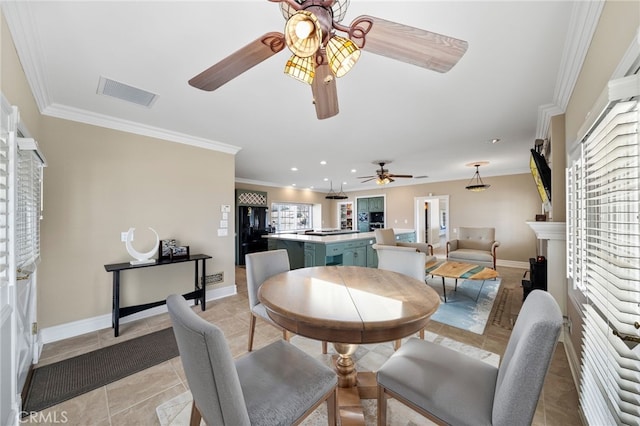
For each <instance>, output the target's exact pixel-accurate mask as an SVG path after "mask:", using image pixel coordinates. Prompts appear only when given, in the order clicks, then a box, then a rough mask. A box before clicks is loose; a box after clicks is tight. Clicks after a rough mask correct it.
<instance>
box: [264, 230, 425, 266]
mask: <svg viewBox="0 0 640 426" xmlns="http://www.w3.org/2000/svg"><path fill="white" fill-rule="evenodd" d="M394 231H395V234H396V240H398V241H405V242H415V240H416V232H415V231H414V230H413V229H394ZM263 238H267V239H268V241H269V242H268V246H269V250H277V249H285V250H287V252H288V253H289V263H290V265H291V269H298V268H304V267H310V266H328V265H345V266H367V267H370V268H377V267H378V256H377V255H376V251H375V250H374V249H373V247H372V246H373V245H374V244H375V242H376V237H375V234H374V233H373V232H352V233H347V234H345V233H337V234H335V235H324V236H321V235H310V234H269V235H265V236H264V237H263Z"/></svg>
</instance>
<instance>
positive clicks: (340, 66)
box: [189, 0, 468, 119]
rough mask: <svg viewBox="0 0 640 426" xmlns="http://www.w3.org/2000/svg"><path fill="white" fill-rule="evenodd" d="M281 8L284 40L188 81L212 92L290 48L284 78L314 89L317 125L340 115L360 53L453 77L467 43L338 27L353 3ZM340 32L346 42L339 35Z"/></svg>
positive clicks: (289, 3)
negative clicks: (340, 87) (344, 80)
mask: <svg viewBox="0 0 640 426" xmlns="http://www.w3.org/2000/svg"><path fill="white" fill-rule="evenodd" d="M269 1H271V2H274V3H280V9H281V11H282V14H283V15H284V17H285V19H286V20H287V22H286V25H285V30H284V34H283V33H280V32H268V33H266V34H264V35H262V36H261V37H259V38H257V39H256V40H254V41H252V42H251V43H249V44H248V45H246V46H244V47H242V48H241V49H239V50H237V51H236V52H234V53H232V54H231V55H229V56H227V57H226V58H224V59H222V60H221V61H220V62H218V63H217V64H215V65H213V66H211V67H209V68H207V69H206V70H204V71H203V72H201V73H200V74H198V75H196V76H195V77H193V78H192V79H191V80H189V84H190V85H191V86H193V87H196V88H198V89H202V90H207V91H213V90H216V89H217V88H219V87H220V86H222V85H224V84H225V83H227V82H229V81H231V80H232V79H234V78H235V77H237V76H239V75H240V74H242V73H244V72H245V71H247V70H249V69H250V68H252V67H254V66H255V65H258V64H259V63H261V62H263V61H264V60H266V59H268V58H270V57H271V56H273V55H275V54H276V53H278V52H280V51H281V50H283V49H284V48H285V46H286V47H288V48H289V50H290V51H291V52H292V53H293V55H292V56H291V57H290V58H289V60H288V61H287V63H286V65H285V73H287V74H289V75H290V76H292V77H294V78H296V79H298V80H301V81H303V82H305V83H308V84H310V85H311V91H312V94H313V103H314V104H315V108H316V115H317V117H318V119H325V118H329V117H333V116H335V115H337V114H338V111H339V110H338V93H337V89H336V79H335V78H336V77H342V76H343V75H345V74H346V73H347V72H349V70H350V69H351V68H352V67H353V66H354V65H355V63H356V62H357V61H358V58H359V57H360V49H362V50H365V51H367V52H371V53H375V54H377V55H382V56H386V57H389V58H392V59H396V60H398V61H401V62H406V63H409V64H414V65H417V66H420V67H423V68H427V69H430V70H433V71H437V72H441V73H444V72H447V71H449V70H450V69H451V68H452V67H453V66H454V65H455V64H456V63H457V62H458V61H459V60H460V58H461V57H462V55H464V53H465V52H466V51H467V46H468V45H467V42H466V41H464V40H459V39H456V38H452V37H448V36H444V35H441V34H437V33H433V32H430V31H426V30H422V29H419V28H414V27H410V26H407V25H403V24H398V23H396V22H391V21H387V20H384V19H381V18H375V17H373V16H368V15H361V16H359V17H357V18H355V19H354V20H353V21H352V22H351V25H349V26H345V25H342V24H341V23H340V22H341V21H342V20H343V19H344V15H345V13H346V11H347V7H348V6H349V0H269ZM336 31H339V32H342V33H344V34H345V35H346V37H343V36H340V35H337V34H336Z"/></svg>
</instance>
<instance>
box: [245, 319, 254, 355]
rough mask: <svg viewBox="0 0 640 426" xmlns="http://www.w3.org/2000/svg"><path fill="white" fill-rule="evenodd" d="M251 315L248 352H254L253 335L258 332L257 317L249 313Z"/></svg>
mask: <svg viewBox="0 0 640 426" xmlns="http://www.w3.org/2000/svg"><path fill="white" fill-rule="evenodd" d="M249 315H250V316H251V317H250V318H249V345H248V347H247V350H248V351H249V352H251V351H252V350H253V334H254V332H255V331H256V316H255V315H253V313H252V312H249Z"/></svg>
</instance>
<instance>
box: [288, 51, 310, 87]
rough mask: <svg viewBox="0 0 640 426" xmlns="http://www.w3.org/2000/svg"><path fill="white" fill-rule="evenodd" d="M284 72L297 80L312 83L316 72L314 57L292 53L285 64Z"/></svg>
mask: <svg viewBox="0 0 640 426" xmlns="http://www.w3.org/2000/svg"><path fill="white" fill-rule="evenodd" d="M284 73H285V74H287V75H289V76H291V77H293V78H295V79H296V80H300V81H302V82H304V83H307V84H311V83H312V82H313V77H315V74H316V71H315V66H314V65H313V58H311V57H306V58H301V57H300V56H296V55H292V56H291V57H290V58H289V59H288V60H287V63H286V65H285V66H284Z"/></svg>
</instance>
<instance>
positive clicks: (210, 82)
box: [189, 32, 285, 92]
mask: <svg viewBox="0 0 640 426" xmlns="http://www.w3.org/2000/svg"><path fill="white" fill-rule="evenodd" d="M284 47H285V43H284V35H283V34H282V33H279V32H270V33H266V34H264V35H263V36H261V37H259V38H258V39H256V40H254V41H252V42H251V43H249V44H247V45H246V46H244V47H243V48H241V49H239V50H237V51H235V52H234V53H232V54H231V55H229V56H227V57H226V58H224V59H223V60H221V61H220V62H218V63H217V64H215V65H213V66H211V67H209V68H207V69H206V70H204V71H202V72H201V73H200V74H198V75H196V76H195V77H193V78H192V79H191V80H189V84H190V85H191V86H193V87H195V88H197V89H202V90H207V91H209V92H210V91H213V90H216V89H217V88H218V87H220V86H222V85H223V84H225V83H227V82H229V81H231V80H233V79H234V78H236V77H237V76H239V75H240V74H242V73H243V72H245V71H247V70H248V69H250V68H252V67H254V66H256V65H258V64H259V63H260V62H262V61H264V60H265V59H268V58H270V57H271V56H273V55H275V54H276V53H278V52H280V51H281V50H282V49H284Z"/></svg>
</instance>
